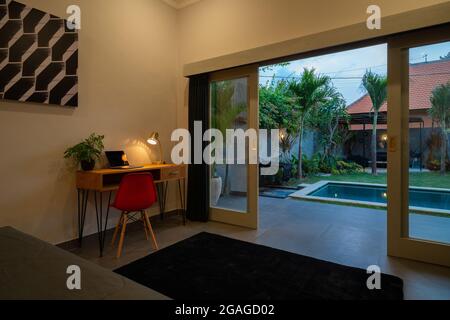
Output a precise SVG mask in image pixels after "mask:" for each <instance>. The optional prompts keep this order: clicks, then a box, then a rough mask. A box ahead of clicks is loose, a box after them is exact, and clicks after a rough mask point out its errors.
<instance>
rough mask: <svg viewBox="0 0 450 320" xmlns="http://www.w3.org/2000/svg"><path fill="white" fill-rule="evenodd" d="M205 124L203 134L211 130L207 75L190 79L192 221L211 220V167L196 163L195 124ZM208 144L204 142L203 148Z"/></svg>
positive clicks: (188, 208) (190, 198) (189, 186)
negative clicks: (196, 122) (197, 122)
mask: <svg viewBox="0 0 450 320" xmlns="http://www.w3.org/2000/svg"><path fill="white" fill-rule="evenodd" d="M195 121H201V122H202V123H203V132H202V134H203V133H204V132H205V131H206V130H208V129H209V78H208V75H207V74H202V75H197V76H193V77H191V78H190V79H189V131H190V133H191V137H192V139H191V164H190V165H189V179H188V180H189V182H188V192H187V193H188V203H187V217H188V219H189V220H191V221H201V222H207V221H208V220H209V167H208V166H207V165H206V164H204V162H203V161H202V164H195V162H194V141H195V136H194V122H195ZM202 141H203V139H202ZM205 147H206V143H205V142H203V148H202V152H203V150H204V148H205Z"/></svg>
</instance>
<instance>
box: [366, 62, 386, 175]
mask: <svg viewBox="0 0 450 320" xmlns="http://www.w3.org/2000/svg"><path fill="white" fill-rule="evenodd" d="M362 86H363V88H364V90H365V91H366V92H367V93H368V94H369V96H370V99H371V100H372V111H373V125H372V174H373V175H377V126H378V115H379V112H380V109H381V107H382V106H383V104H384V103H385V102H386V100H387V77H386V76H381V75H378V74H376V73H373V72H372V71H370V70H367V71H366V73H365V74H364V76H363V79H362Z"/></svg>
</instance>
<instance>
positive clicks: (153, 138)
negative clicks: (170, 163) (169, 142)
mask: <svg viewBox="0 0 450 320" xmlns="http://www.w3.org/2000/svg"><path fill="white" fill-rule="evenodd" d="M147 142H148V144H149V145H152V146H156V145H159V159H160V160H159V161H158V162H157V164H163V163H164V161H163V151H162V145H161V141H160V140H159V133H158V132H152V134H150V137H149V138H148V139H147Z"/></svg>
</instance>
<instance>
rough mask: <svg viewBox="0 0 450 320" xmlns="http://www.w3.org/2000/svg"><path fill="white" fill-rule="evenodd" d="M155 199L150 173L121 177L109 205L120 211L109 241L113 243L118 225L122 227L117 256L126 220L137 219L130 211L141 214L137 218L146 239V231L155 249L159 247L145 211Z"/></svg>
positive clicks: (119, 251)
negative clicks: (117, 189)
mask: <svg viewBox="0 0 450 320" xmlns="http://www.w3.org/2000/svg"><path fill="white" fill-rule="evenodd" d="M156 201H157V198H156V187H155V183H154V182H153V176H152V175H151V174H150V173H143V174H141V173H139V174H129V175H126V176H125V177H124V178H123V179H122V182H121V183H120V187H119V191H117V195H116V199H115V201H114V203H113V204H112V205H111V207H113V208H116V209H118V210H120V211H122V215H121V216H120V219H119V223H118V224H117V227H116V230H115V231H114V236H113V239H112V243H111V244H112V246H114V245H115V242H116V239H117V235H118V233H119V230H120V227H122V232H121V234H120V240H119V247H118V249H117V258H120V256H121V255H122V248H123V241H124V237H125V231H126V228H127V223H128V221H129V220H132V221H138V220H137V219H135V218H134V216H130V214H132V213H140V214H141V218H140V219H139V220H140V221H141V222H142V223H143V225H144V230H145V235H146V237H147V240H148V233H150V235H151V238H152V241H153V245H154V247H155V249H156V250H158V249H159V248H158V244H157V242H156V238H155V234H154V232H153V228H152V225H151V223H150V219H149V217H148V214H147V211H146V210H147V209H149V208H150V207H151V206H152V205H153V204H154V203H155V202H156Z"/></svg>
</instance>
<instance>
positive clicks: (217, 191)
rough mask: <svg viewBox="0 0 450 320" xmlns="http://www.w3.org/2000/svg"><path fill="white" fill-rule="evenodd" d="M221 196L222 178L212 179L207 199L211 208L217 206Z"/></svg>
mask: <svg viewBox="0 0 450 320" xmlns="http://www.w3.org/2000/svg"><path fill="white" fill-rule="evenodd" d="M221 194H222V178H221V177H215V178H212V179H211V188H210V197H209V201H210V205H211V206H215V205H217V203H218V202H219V199H220V196H221Z"/></svg>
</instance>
